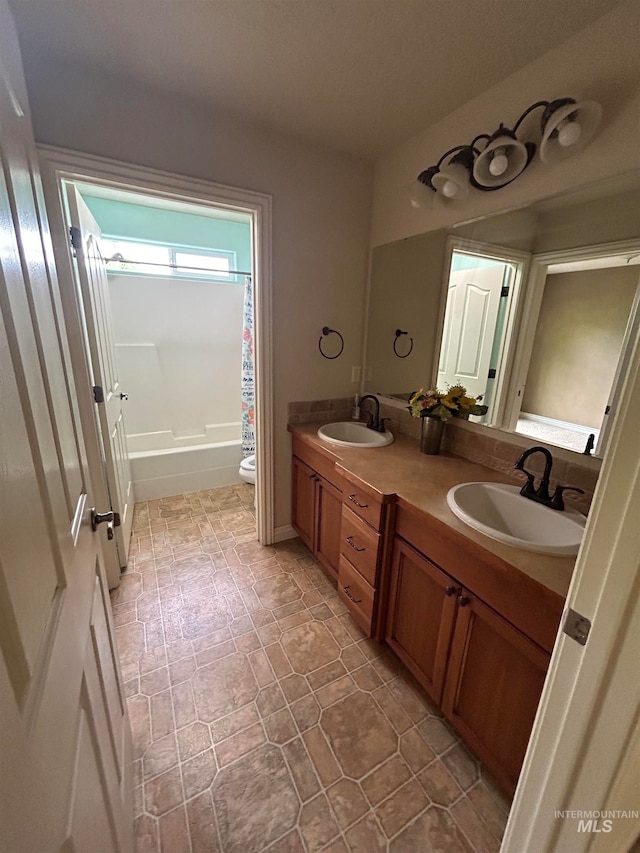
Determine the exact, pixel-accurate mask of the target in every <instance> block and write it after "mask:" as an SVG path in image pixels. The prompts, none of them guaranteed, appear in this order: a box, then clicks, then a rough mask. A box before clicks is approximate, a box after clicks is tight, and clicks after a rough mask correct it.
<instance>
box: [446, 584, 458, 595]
mask: <svg viewBox="0 0 640 853" xmlns="http://www.w3.org/2000/svg"><path fill="white" fill-rule="evenodd" d="M455 592H456V588H455V586H448V587H447V588H446V589H445V591H444V594H445V595H449V596H451V595H455Z"/></svg>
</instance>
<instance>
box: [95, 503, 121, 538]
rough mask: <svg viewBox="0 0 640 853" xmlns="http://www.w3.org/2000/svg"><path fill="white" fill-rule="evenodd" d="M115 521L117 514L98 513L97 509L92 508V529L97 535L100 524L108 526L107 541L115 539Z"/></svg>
mask: <svg viewBox="0 0 640 853" xmlns="http://www.w3.org/2000/svg"><path fill="white" fill-rule="evenodd" d="M114 520H115V513H113V512H112V511H110V512H96V508H95V507H92V508H91V529H92V530H93V532H94V533H95V532H96V530H97V529H98V525H99V524H104V523H105V522H106V524H107V539H109V540H111V539H113V522H114Z"/></svg>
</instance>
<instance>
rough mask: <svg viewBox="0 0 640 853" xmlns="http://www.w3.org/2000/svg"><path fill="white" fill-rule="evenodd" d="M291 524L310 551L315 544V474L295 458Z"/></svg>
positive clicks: (293, 460)
mask: <svg viewBox="0 0 640 853" xmlns="http://www.w3.org/2000/svg"><path fill="white" fill-rule="evenodd" d="M292 463H293V467H292V480H293V482H292V508H291V523H292V525H293V526H294V528H295V529H296V530H297V532H298V533H299V534H300V538H301V539H302V541H303V542H304V543H305V545H306V546H307V548H309V550H310V551H313V549H314V544H315V501H316V478H317V476H318V475H317V474H316V472H315V471H314V470H313V469H312V468H309V466H308V465H305V464H304V462H301V461H300V460H299V459H298V458H297V457H296V456H294V457H293V459H292Z"/></svg>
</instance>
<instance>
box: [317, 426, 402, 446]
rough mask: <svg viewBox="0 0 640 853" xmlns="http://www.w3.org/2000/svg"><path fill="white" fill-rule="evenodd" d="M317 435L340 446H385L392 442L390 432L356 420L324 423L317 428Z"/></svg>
mask: <svg viewBox="0 0 640 853" xmlns="http://www.w3.org/2000/svg"><path fill="white" fill-rule="evenodd" d="M318 435H319V437H320V438H323V439H324V440H325V441H328V442H329V444H337V445H342V447H385V446H386V445H387V444H391V443H392V442H393V435H392V434H391V433H390V432H388V431H385V432H376V431H375V430H372V429H369V427H367V426H365V425H364V424H361V423H358V421H337V422H336V423H334V424H324V426H321V427H320V428H319V429H318Z"/></svg>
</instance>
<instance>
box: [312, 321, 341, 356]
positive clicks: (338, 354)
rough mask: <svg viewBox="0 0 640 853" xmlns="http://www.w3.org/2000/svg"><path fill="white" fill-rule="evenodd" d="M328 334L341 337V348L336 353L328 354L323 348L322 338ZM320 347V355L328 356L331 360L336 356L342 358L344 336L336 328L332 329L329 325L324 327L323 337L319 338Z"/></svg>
mask: <svg viewBox="0 0 640 853" xmlns="http://www.w3.org/2000/svg"><path fill="white" fill-rule="evenodd" d="M327 335H337V336H338V337H339V338H340V350H339V352H337V353H336V355H327V354H326V353H325V352H324V351H323V349H322V340H323V338H325V337H326V336H327ZM318 349H319V350H320V355H321V356H322V357H323V358H328V359H329V360H330V361H331V360H332V359H334V358H340V356H341V355H342V351H343V350H344V338H343V337H342V335H341V334H340V332H338V331H337V330H336V329H330V328H329V326H323V327H322V337H320V338H319V339H318Z"/></svg>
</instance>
